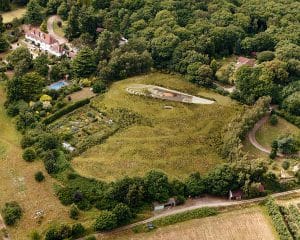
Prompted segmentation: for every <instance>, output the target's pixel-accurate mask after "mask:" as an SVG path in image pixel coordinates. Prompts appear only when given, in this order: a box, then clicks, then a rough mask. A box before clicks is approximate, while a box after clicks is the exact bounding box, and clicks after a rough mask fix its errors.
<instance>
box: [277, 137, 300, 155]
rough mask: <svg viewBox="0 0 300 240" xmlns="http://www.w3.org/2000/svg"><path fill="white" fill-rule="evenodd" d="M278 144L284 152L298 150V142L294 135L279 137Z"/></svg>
mask: <svg viewBox="0 0 300 240" xmlns="http://www.w3.org/2000/svg"><path fill="white" fill-rule="evenodd" d="M277 144H278V150H279V151H280V152H282V153H284V154H292V153H295V152H296V151H297V142H296V140H295V139H294V138H293V137H292V136H287V137H282V138H279V139H278V140H277Z"/></svg>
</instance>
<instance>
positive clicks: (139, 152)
mask: <svg viewBox="0 0 300 240" xmlns="http://www.w3.org/2000/svg"><path fill="white" fill-rule="evenodd" d="M132 83H143V84H153V85H161V86H163V87H168V88H172V89H175V90H180V91H183V92H185V93H190V94H194V95H200V96H205V97H210V98H214V99H216V101H217V102H216V103H214V104H213V105H194V104H184V103H178V102H171V101H162V100H158V99H152V98H146V97H141V96H135V95H130V94H128V93H127V92H126V91H125V89H126V86H128V85H129V84H132ZM92 105H93V106H94V107H96V108H97V109H98V110H100V111H110V110H111V109H115V108H126V109H129V110H130V111H133V112H135V113H138V114H140V115H142V116H143V118H145V119H146V120H147V122H150V124H139V125H133V126H130V127H128V128H127V129H125V130H122V131H119V132H118V133H117V134H115V135H113V136H111V137H110V138H109V139H108V140H107V141H106V142H105V143H103V144H101V145H97V146H94V147H92V148H90V149H89V150H87V151H86V152H85V153H83V154H82V155H81V156H79V157H77V158H75V159H74V160H73V167H74V168H75V170H76V171H78V172H79V173H80V174H83V175H85V176H92V177H96V178H99V179H104V180H113V179H116V178H120V177H122V176H125V175H128V176H139V175H144V174H145V172H147V171H149V170H150V169H160V170H163V171H165V172H166V173H167V174H168V175H169V176H171V177H178V178H182V177H185V176H187V175H188V174H190V173H192V172H195V171H200V172H201V173H205V172H207V171H209V170H210V169H212V168H213V167H215V166H216V165H217V164H220V163H221V162H223V161H224V160H222V159H221V158H220V157H219V155H218V153H217V151H216V146H217V144H219V142H220V131H221V129H222V128H223V127H224V125H225V124H226V123H228V122H229V121H230V120H231V118H232V117H233V116H234V115H236V113H237V112H238V111H239V110H240V106H239V105H238V104H236V103H235V102H233V101H231V100H230V99H229V98H227V97H224V96H221V95H219V94H216V93H214V92H212V91H209V90H205V89H200V88H198V87H196V86H195V85H192V84H191V83H189V82H186V81H185V80H183V79H182V78H181V77H179V76H175V75H167V74H159V73H153V74H149V75H145V76H138V77H133V78H130V79H127V80H123V81H119V82H116V83H114V84H113V85H112V86H111V87H110V90H109V91H108V92H107V93H106V94H105V95H104V96H99V97H96V98H94V100H93V101H92ZM165 105H168V106H170V105H171V106H173V107H174V108H173V109H171V110H170V109H164V106H165Z"/></svg>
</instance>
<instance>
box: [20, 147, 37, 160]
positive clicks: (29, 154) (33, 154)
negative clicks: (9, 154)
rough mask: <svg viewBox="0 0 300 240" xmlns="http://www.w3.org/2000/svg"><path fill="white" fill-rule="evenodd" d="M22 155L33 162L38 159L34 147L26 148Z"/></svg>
mask: <svg viewBox="0 0 300 240" xmlns="http://www.w3.org/2000/svg"><path fill="white" fill-rule="evenodd" d="M22 157H23V159H24V160H25V161H27V162H32V161H33V160H34V159H36V152H35V150H34V149H33V148H26V149H25V150H24V152H23V155H22Z"/></svg>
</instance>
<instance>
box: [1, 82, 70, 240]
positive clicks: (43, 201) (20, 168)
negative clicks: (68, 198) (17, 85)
mask: <svg viewBox="0 0 300 240" xmlns="http://www.w3.org/2000/svg"><path fill="white" fill-rule="evenodd" d="M4 101H5V94H4V84H3V83H0V126H1V131H0V179H1V184H0V206H1V207H2V206H3V205H4V203H5V202H9V201H17V202H18V203H20V205H21V207H22V208H23V210H24V212H23V216H22V218H21V221H20V222H19V223H18V224H17V225H16V227H11V228H9V233H10V235H11V237H12V239H27V234H28V233H30V231H31V230H33V229H44V228H46V227H47V225H48V224H49V223H51V222H56V221H60V222H61V221H68V219H69V217H68V208H66V207H64V206H62V205H61V203H60V202H59V200H58V199H57V197H56V196H55V195H54V191H53V188H52V186H53V183H54V181H55V180H54V179H53V178H51V177H49V176H46V181H44V182H42V183H37V182H36V181H35V179H34V174H35V172H36V171H39V170H44V166H43V163H42V162H40V161H36V162H34V163H27V162H25V161H24V160H23V159H22V149H21V148H20V145H19V142H20V138H21V135H20V134H19V133H18V132H17V131H16V129H15V124H14V122H13V121H12V120H11V119H10V118H9V117H7V116H6V113H5V109H4V107H3V103H4ZM37 210H42V211H44V213H45V215H44V219H43V220H42V223H41V224H39V223H37V220H36V219H34V214H35V212H36V211H37Z"/></svg>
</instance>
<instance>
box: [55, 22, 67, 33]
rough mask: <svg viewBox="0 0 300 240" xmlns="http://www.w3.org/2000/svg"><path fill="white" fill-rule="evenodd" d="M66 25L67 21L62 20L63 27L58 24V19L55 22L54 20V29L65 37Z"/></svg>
mask: <svg viewBox="0 0 300 240" xmlns="http://www.w3.org/2000/svg"><path fill="white" fill-rule="evenodd" d="M64 25H65V23H64V22H62V27H59V26H58V25H57V21H54V22H53V31H54V32H55V33H56V34H57V35H58V36H61V37H64V36H65V33H64Z"/></svg>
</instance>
